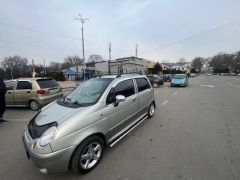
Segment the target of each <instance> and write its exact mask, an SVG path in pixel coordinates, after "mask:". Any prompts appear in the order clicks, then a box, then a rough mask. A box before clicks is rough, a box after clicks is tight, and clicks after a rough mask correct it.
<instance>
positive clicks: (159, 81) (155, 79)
mask: <svg viewBox="0 0 240 180" xmlns="http://www.w3.org/2000/svg"><path fill="white" fill-rule="evenodd" d="M147 78H148V79H149V81H150V83H151V84H152V86H153V87H154V88H157V87H159V86H160V85H163V77H162V76H159V75H156V74H149V75H147Z"/></svg>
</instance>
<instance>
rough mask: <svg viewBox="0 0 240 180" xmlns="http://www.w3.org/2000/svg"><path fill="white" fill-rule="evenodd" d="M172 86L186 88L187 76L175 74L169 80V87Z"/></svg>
mask: <svg viewBox="0 0 240 180" xmlns="http://www.w3.org/2000/svg"><path fill="white" fill-rule="evenodd" d="M174 86H183V87H186V86H188V76H187V74H175V75H174V76H173V77H172V79H171V87H174Z"/></svg>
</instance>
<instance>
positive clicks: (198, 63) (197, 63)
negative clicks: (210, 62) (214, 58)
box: [191, 57, 204, 72]
mask: <svg viewBox="0 0 240 180" xmlns="http://www.w3.org/2000/svg"><path fill="white" fill-rule="evenodd" d="M203 63H204V58H202V57H196V58H194V59H193V60H192V63H191V65H192V67H193V69H195V71H197V72H201V70H202V66H203Z"/></svg>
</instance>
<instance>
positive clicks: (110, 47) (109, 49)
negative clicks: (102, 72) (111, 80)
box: [108, 42, 112, 75]
mask: <svg viewBox="0 0 240 180" xmlns="http://www.w3.org/2000/svg"><path fill="white" fill-rule="evenodd" d="M108 51H109V52H108V53H109V60H108V74H109V75H110V73H111V72H110V61H111V58H112V57H111V51H112V46H111V42H109V47H108Z"/></svg>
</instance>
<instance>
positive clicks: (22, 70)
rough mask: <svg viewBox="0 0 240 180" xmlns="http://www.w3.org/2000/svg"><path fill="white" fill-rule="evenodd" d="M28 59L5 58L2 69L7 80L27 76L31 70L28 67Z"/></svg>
mask: <svg viewBox="0 0 240 180" xmlns="http://www.w3.org/2000/svg"><path fill="white" fill-rule="evenodd" d="M27 64H28V59H27V58H24V57H20V56H18V55H15V56H9V57H5V58H4V60H3V62H2V67H3V68H4V69H5V72H6V73H7V78H10V77H11V78H19V77H25V76H29V72H31V69H29V67H28V65H27Z"/></svg>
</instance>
